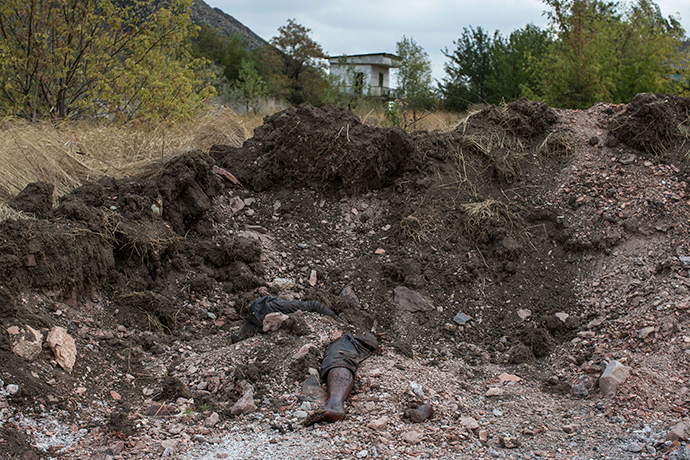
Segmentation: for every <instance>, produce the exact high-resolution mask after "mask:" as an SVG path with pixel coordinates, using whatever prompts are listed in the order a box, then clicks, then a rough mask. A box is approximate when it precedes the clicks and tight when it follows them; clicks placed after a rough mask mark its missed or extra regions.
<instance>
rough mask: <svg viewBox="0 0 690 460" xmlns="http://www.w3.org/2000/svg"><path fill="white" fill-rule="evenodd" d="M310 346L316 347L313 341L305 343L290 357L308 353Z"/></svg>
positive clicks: (298, 356)
mask: <svg viewBox="0 0 690 460" xmlns="http://www.w3.org/2000/svg"><path fill="white" fill-rule="evenodd" d="M312 348H316V345H314V344H313V343H305V344H304V345H302V347H301V348H300V349H299V350H297V352H296V353H295V354H294V355H292V359H299V358H301V357H303V356H306V355H307V353H309V350H311V349H312Z"/></svg>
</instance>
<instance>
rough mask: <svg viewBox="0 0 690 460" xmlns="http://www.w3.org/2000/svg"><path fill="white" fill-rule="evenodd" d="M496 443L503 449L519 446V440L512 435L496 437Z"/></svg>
mask: <svg viewBox="0 0 690 460" xmlns="http://www.w3.org/2000/svg"><path fill="white" fill-rule="evenodd" d="M498 443H499V444H500V446H501V447H503V448H504V449H515V448H517V447H519V446H520V441H519V440H518V439H517V438H514V437H512V436H501V437H500V438H498Z"/></svg>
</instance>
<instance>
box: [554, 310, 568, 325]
mask: <svg viewBox="0 0 690 460" xmlns="http://www.w3.org/2000/svg"><path fill="white" fill-rule="evenodd" d="M568 316H570V315H569V314H567V313H563V312H562V311H561V312H558V313H556V318H558V319H560V320H561V321H563V322H564V323H565V320H567V319H568Z"/></svg>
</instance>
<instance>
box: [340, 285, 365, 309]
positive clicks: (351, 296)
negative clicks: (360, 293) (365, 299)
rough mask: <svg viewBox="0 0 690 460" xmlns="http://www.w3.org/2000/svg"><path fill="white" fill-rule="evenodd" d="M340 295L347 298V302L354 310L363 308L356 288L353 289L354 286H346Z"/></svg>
mask: <svg viewBox="0 0 690 460" xmlns="http://www.w3.org/2000/svg"><path fill="white" fill-rule="evenodd" d="M340 296H341V297H343V298H344V299H345V300H347V304H348V305H349V306H350V308H352V309H354V310H361V309H362V304H361V303H360V301H359V298H358V297H357V294H355V291H354V289H352V286H347V287H345V289H343V292H341V293H340Z"/></svg>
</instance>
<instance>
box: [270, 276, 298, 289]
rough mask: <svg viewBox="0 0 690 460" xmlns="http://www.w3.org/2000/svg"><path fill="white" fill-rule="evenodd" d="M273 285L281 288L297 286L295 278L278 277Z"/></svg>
mask: <svg viewBox="0 0 690 460" xmlns="http://www.w3.org/2000/svg"><path fill="white" fill-rule="evenodd" d="M272 285H273V286H274V287H276V288H278V289H280V290H283V289H290V288H292V287H294V286H295V280H292V279H288V278H276V279H274V280H273V283H272Z"/></svg>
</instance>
